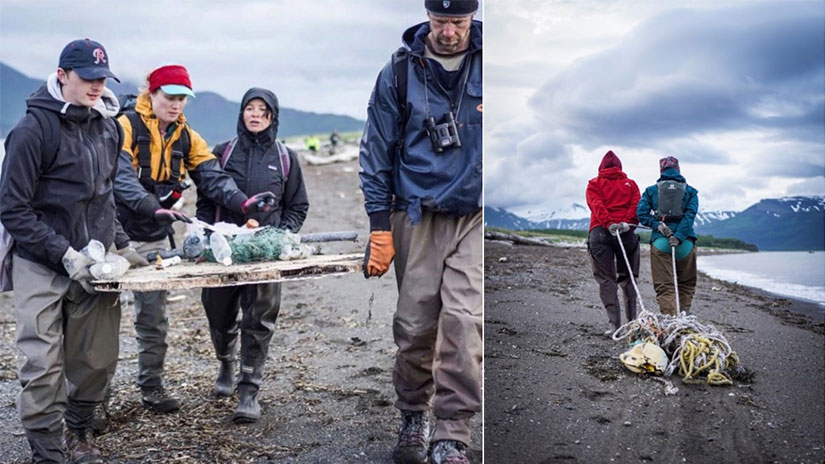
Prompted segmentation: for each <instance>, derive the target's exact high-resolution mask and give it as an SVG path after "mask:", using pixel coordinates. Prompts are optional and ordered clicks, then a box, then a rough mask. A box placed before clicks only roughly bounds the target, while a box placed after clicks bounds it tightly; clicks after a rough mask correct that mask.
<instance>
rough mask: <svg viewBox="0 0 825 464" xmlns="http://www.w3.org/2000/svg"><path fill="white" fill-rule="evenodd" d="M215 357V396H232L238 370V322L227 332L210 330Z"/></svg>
mask: <svg viewBox="0 0 825 464" xmlns="http://www.w3.org/2000/svg"><path fill="white" fill-rule="evenodd" d="M209 332H210V335H211V336H212V345H213V346H214V347H215V355H216V356H217V358H218V361H219V362H220V366H219V367H218V377H217V378H216V379H215V391H214V393H215V396H217V397H221V396H232V393H233V392H234V391H235V372H236V371H237V370H238V362H237V354H236V353H237V351H238V322H237V321H235V323H234V324H233V326H232V327H230V328H229V329H228V330H217V329H214V328H213V329H210V331H209Z"/></svg>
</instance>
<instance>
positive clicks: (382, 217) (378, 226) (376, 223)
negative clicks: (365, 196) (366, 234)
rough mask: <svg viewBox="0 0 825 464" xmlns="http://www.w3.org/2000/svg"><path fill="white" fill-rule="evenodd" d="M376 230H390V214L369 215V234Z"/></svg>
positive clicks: (384, 212) (387, 212)
mask: <svg viewBox="0 0 825 464" xmlns="http://www.w3.org/2000/svg"><path fill="white" fill-rule="evenodd" d="M376 230H392V227H391V226H390V212H389V211H376V212H374V213H370V232H374V231H376Z"/></svg>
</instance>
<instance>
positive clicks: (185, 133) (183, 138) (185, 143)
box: [169, 124, 192, 182]
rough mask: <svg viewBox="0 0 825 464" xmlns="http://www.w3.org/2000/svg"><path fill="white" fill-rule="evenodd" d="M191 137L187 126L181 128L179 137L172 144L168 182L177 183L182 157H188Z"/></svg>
mask: <svg viewBox="0 0 825 464" xmlns="http://www.w3.org/2000/svg"><path fill="white" fill-rule="evenodd" d="M191 145H192V144H191V137H190V135H189V125H188V124H187V125H185V126H183V130H182V131H181V133H180V137H179V138H178V140H176V141H175V143H173V144H172V173H171V177H170V178H169V180H171V181H175V182H177V180H178V179H179V178H180V173H181V170H180V164H181V162H182V161H183V157H184V156H186V157H187V158H188V157H189V149H190V148H192V146H191Z"/></svg>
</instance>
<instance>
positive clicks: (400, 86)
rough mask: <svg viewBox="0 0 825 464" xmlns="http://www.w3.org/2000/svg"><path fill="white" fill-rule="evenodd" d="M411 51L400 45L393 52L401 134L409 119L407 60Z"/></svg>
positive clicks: (393, 69) (394, 84) (393, 72)
mask: <svg viewBox="0 0 825 464" xmlns="http://www.w3.org/2000/svg"><path fill="white" fill-rule="evenodd" d="M408 57H409V52H408V51H407V49H406V48H405V47H400V48H399V49H398V50H396V51H395V53H393V54H392V74H393V87H395V96H396V98H397V99H398V128H399V134H400V133H403V132H404V127H405V126H406V124H407V119H409V116H410V115H409V114H408V113H407V111H408V109H407V73H408V68H407V61H408Z"/></svg>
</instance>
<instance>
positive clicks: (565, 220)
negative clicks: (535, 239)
mask: <svg viewBox="0 0 825 464" xmlns="http://www.w3.org/2000/svg"><path fill="white" fill-rule="evenodd" d="M571 211H578V212H579V217H569V216H570V212H571ZM529 216H530V218H533V219H532V220H531V219H530V218H525V217H522V216H519V215H517V214H514V213H512V212H510V211H507V210H505V209H502V208H494V207H485V208H484V225H485V226H488V227H501V228H504V229H511V230H529V229H568V230H587V229H588V228H589V227H590V211H589V210H588V209H586V208H584V207H582V206H581V205H579V204H576V203H574V204H573V205H572V206H571V207H570V208H565V209H563V210H559V211H554V212H550V213H530V214H529ZM564 216H567V217H564ZM694 228H695V230H696V232H697V233H698V234H702V235H712V236H714V237H718V238H737V239H739V240H742V241H744V242H748V243H753V244H755V245H756V246H757V247H759V249H760V250H763V251H778V250H788V251H790V250H825V196H794V197H782V198H770V199H763V200H761V201H759V202H758V203H756V204H754V205H751V206H750V207H748V208H746V209H745V210H743V211H738V212H737V211H699V213H698V214H697V215H696V220H695V221H694Z"/></svg>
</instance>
